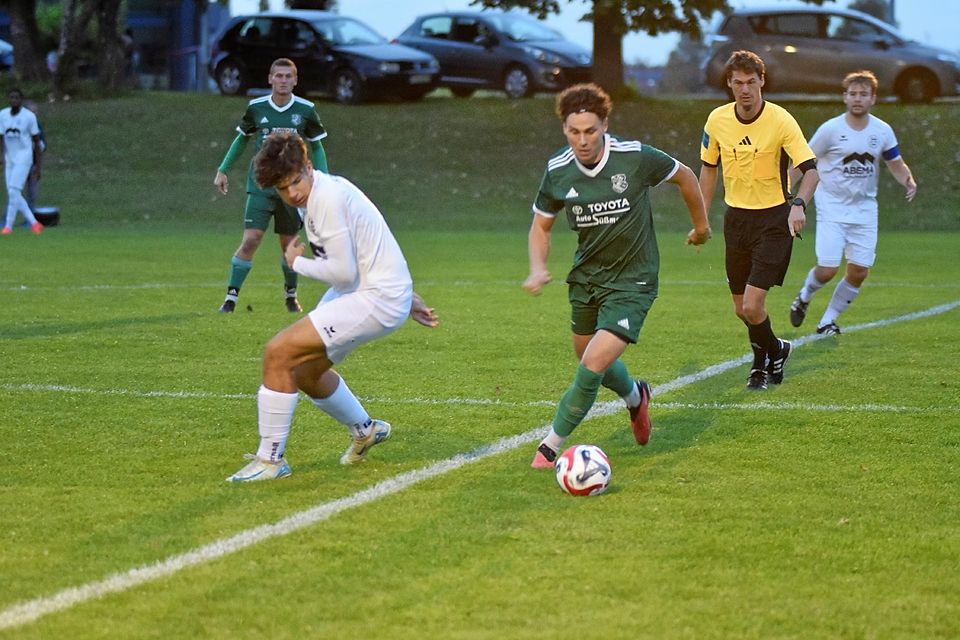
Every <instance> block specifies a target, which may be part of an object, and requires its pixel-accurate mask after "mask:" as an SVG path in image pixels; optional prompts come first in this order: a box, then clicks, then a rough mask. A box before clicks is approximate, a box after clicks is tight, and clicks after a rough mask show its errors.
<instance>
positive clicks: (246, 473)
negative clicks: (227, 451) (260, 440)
mask: <svg viewBox="0 0 960 640" xmlns="http://www.w3.org/2000/svg"><path fill="white" fill-rule="evenodd" d="M243 457H244V458H246V459H248V460H250V462H249V463H248V464H247V465H246V466H245V467H244V468H243V469H240V471H237V472H236V473H235V474H233V475H232V476H230V477H229V478H227V482H257V481H259V480H279V479H280V478H286V477H287V476H288V475H290V474H291V473H293V471H291V470H290V465H289V464H287V459H286V458H281V459H280V460H278V461H276V462H270V461H269V460H261V459H260V458H258V457H257V456H255V455H253V454H252V453H247V454H244V456H243Z"/></svg>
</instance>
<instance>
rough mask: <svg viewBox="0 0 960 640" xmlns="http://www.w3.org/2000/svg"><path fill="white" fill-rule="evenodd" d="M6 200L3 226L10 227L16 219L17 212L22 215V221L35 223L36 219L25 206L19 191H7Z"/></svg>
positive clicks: (25, 203) (27, 206)
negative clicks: (5, 214) (5, 217)
mask: <svg viewBox="0 0 960 640" xmlns="http://www.w3.org/2000/svg"><path fill="white" fill-rule="evenodd" d="M7 198H8V201H7V221H6V224H4V225H3V226H5V227H12V226H13V223H14V222H15V221H16V219H17V212H18V211H19V212H20V213H22V214H23V219H24V220H26V221H27V222H28V223H30V224H36V223H37V219H36V218H35V217H34V215H33V212H32V211H30V206H29V205H28V204H27V201H26V200H25V199H24V197H23V193H22V192H21V191H20V190H19V189H9V190H7Z"/></svg>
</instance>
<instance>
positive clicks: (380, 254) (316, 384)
mask: <svg viewBox="0 0 960 640" xmlns="http://www.w3.org/2000/svg"><path fill="white" fill-rule="evenodd" d="M254 177H255V178H256V181H257V184H259V185H260V187H261V188H264V189H267V188H270V187H274V188H276V190H277V193H278V194H279V195H280V197H281V198H282V199H283V200H284V202H286V203H287V204H289V205H292V206H294V207H297V208H298V209H300V212H301V215H303V219H304V226H305V227H306V232H307V240H308V241H309V243H310V247H309V248H310V253H311V255H312V256H313V257H312V258H308V257H305V256H304V255H303V254H304V248H305V247H304V245H303V244H301V242H300V238H299V236H294V238H293V240H292V241H291V242H290V244H289V245H287V248H286V252H285V257H286V260H287V263H288V264H289V265H290V267H291V268H292V269H294V270H295V271H296V272H297V273H299V274H301V275H305V276H308V277H310V278H314V279H317V280H322V281H323V282H326V283H328V284H329V285H330V289H328V290H327V292H326V294H324V296H323V298H322V299H321V300H320V302H319V303H318V304H317V307H316V308H315V309H314V310H313V311H311V312H310V313H309V314H307V316H306V317H304V318H301V319H300V320H298V321H297V322H295V323H294V324H292V325H290V326H289V327H287V328H286V329H284V330H283V331H281V332H280V333H278V334H277V335H276V336H274V338H273V339H272V340H271V341H270V342H269V343H268V344H267V348H266V351H265V353H264V356H263V384H262V385H261V386H260V391H259V393H258V394H257V408H258V414H259V430H260V447H259V449H258V450H257V455H256V456H255V457H254V459H253V460H252V462H250V463H249V464H247V465H246V466H245V467H243V468H242V469H240V471H238V472H237V473H235V474H233V475H232V476H230V477H229V478H227V480H228V481H230V482H248V481H253V480H273V479H278V478H283V477H286V476H288V475H290V473H291V471H290V466H289V465H288V464H287V461H286V459H285V458H284V450H285V449H286V443H287V438H288V436H289V434H290V423H291V422H292V420H293V412H294V409H295V408H296V406H297V400H298V398H299V394H298V390H300V391H303V392H304V393H305V394H306V395H307V396H308V397H309V398H310V400H311V401H312V402H313V404H314V405H315V406H316V407H317V408H319V409H320V410H322V411H324V412H325V413H327V414H328V415H329V416H330V417H332V418H333V419H335V420H337V421H338V422H340V423H341V424H343V425H345V426H346V427H347V429H348V430H349V431H350V435H351V436H352V438H353V439H352V441H351V443H350V446H349V447H348V448H347V450H346V452H345V453H344V454H343V456H342V457H341V458H340V463H341V464H353V463H357V462H361V461H362V460H363V459H364V456H365V455H366V453H367V451H368V450H369V449H370V448H371V447H372V446H374V445H376V444H379V443H380V442H383V441H384V440H386V439H387V438H388V437H389V436H390V429H391V427H390V425H389V424H388V423H386V422H384V421H382V420H373V419H371V418H370V416H369V415H368V414H367V412H366V410H364V408H363V406H361V404H360V402H359V401H358V400H357V398H356V396H354V395H353V393H352V392H351V391H350V389H349V388H348V387H347V383H346V382H345V381H344V380H343V379H342V378H341V377H340V376H339V375H338V374H337V372H336V371H334V370H333V368H332V367H333V365H334V364H337V363H339V362H341V361H342V360H343V359H344V358H346V357H347V355H348V354H350V353H351V352H352V351H353V350H354V349H356V348H357V347H359V346H360V345H362V344H365V343H367V342H370V341H371V340H374V339H376V338H379V337H381V336H385V335H387V334H389V333H392V332H393V331H395V330H397V329H398V328H399V327H400V325H402V324H403V322H404V321H405V320H406V319H407V316H410V317H412V318H413V319H414V320H416V321H417V322H419V323H421V324H423V325H425V326H428V327H435V326H437V324H438V320H437V316H436V315H435V314H434V312H433V309H431V308H429V307H427V306H426V305H425V304H424V302H423V300H422V299H421V298H420V297H419V296H418V295H417V294H416V293H414V291H413V281H412V279H411V277H410V271H409V269H408V268H407V262H406V260H405V259H404V257H403V253H402V252H401V251H400V246H399V245H398V244H397V241H396V240H395V239H394V237H393V234H392V233H391V232H390V229H389V228H388V227H387V223H386V221H384V219H383V216H382V215H381V214H380V211H379V210H378V209H377V207H376V206H375V205H374V204H373V203H372V202H371V201H370V200H369V199H368V198H367V196H366V195H364V194H363V192H362V191H360V189H358V188H357V187H355V186H354V185H353V184H351V183H350V182H349V181H347V180H346V179H345V178H341V177H339V176H331V175H327V174H325V173H323V172H321V171H315V170H314V168H313V166H312V165H311V164H310V160H309V155H308V153H307V147H306V145H305V144H304V142H303V140H302V139H301V138H300V136H299V135H297V134H296V133H293V132H278V133H272V134H270V135H269V136H268V137H267V138H266V139H265V140H264V142H263V146H262V147H261V149H260V151H259V152H258V153H257V156H256V158H255V159H254Z"/></svg>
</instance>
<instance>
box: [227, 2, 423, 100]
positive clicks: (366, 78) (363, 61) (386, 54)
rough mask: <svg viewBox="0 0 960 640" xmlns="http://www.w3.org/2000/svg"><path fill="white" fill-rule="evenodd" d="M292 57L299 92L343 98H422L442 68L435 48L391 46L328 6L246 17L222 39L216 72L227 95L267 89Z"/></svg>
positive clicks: (235, 20)
mask: <svg viewBox="0 0 960 640" xmlns="http://www.w3.org/2000/svg"><path fill="white" fill-rule="evenodd" d="M277 58H290V59H291V60H293V61H294V62H295V63H296V65H297V70H298V83H297V90H298V91H301V92H315V91H319V92H324V93H329V94H330V95H332V96H333V98H334V99H335V100H336V101H337V102H340V103H344V104H356V103H358V102H361V101H362V100H364V99H366V98H369V97H374V96H399V97H401V98H404V99H410V100H416V99H418V98H421V97H423V96H424V95H426V94H427V93H429V92H430V91H432V90H433V89H434V88H435V87H436V86H437V79H438V77H439V73H440V66H439V64H438V63H437V61H436V60H435V59H434V58H433V57H432V56H430V55H429V54H426V53H423V52H422V51H417V50H416V49H411V48H409V47H405V46H403V45H399V44H391V43H389V42H387V40H386V38H384V37H383V36H381V35H380V34H378V33H377V32H376V31H374V30H373V29H371V28H370V27H368V26H367V25H365V24H363V23H362V22H360V21H358V20H354V19H353V18H348V17H346V16H341V15H339V14H335V13H329V12H326V11H306V10H304V11H289V12H283V13H258V14H255V15H248V16H238V17H236V18H234V19H233V20H232V21H231V22H230V23H229V24H228V25H227V26H226V28H225V29H224V31H223V33H222V35H220V37H219V38H217V40H216V44H214V46H213V50H212V52H211V55H210V64H209V69H208V70H209V72H210V75H211V76H212V77H213V78H214V80H216V83H217V86H218V87H219V89H220V93H222V94H224V95H242V94H244V93H246V91H247V89H249V88H251V87H267V86H268V84H267V76H268V74H269V72H270V64H271V63H272V62H273V61H274V60H276V59H277Z"/></svg>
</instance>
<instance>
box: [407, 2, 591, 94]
mask: <svg viewBox="0 0 960 640" xmlns="http://www.w3.org/2000/svg"><path fill="white" fill-rule="evenodd" d="M396 41H397V42H399V43H401V44H405V45H407V46H410V47H413V48H415V49H419V50H421V51H425V52H427V53H429V54H431V55H433V56H434V57H435V58H436V59H437V60H438V61H439V62H440V75H441V77H440V85H441V86H445V87H450V90H451V91H453V94H454V95H455V96H459V97H468V96H470V95H472V94H473V92H474V91H476V90H477V89H502V90H503V91H505V92H506V94H507V95H508V96H509V97H511V98H523V97H526V96H529V95H531V94H533V93H535V92H537V91H557V90H559V89H562V88H564V87H567V86H569V85H571V84H575V83H577V82H589V80H590V77H591V73H590V70H591V64H592V58H591V55H590V52H589V51H587V50H586V49H584V48H582V47H580V46H579V45H576V44H574V43H572V42H570V41H569V40H565V39H564V37H563V36H562V35H560V34H559V33H557V32H556V31H554V30H553V29H550V28H549V27H547V26H545V25H544V24H542V23H540V22H537V21H536V20H534V19H532V18H528V17H526V16H523V15H516V14H511V13H502V12H498V11H493V12H487V11H484V12H466V11H459V12H452V13H432V14H430V15H424V16H420V17H419V18H417V19H416V20H415V21H414V23H413V24H412V25H410V26H409V27H408V28H407V29H406V30H405V31H404V32H403V33H402V34H400V36H399V37H397V39H396Z"/></svg>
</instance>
